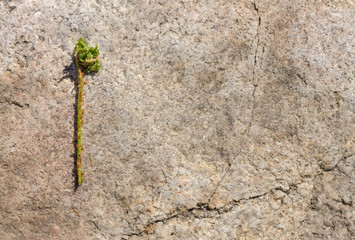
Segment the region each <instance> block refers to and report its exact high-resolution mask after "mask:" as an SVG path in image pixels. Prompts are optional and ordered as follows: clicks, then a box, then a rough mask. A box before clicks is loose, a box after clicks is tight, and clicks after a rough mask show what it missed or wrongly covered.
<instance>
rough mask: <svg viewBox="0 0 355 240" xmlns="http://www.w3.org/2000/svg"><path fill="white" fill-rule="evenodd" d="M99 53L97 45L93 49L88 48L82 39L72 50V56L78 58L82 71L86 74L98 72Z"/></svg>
mask: <svg viewBox="0 0 355 240" xmlns="http://www.w3.org/2000/svg"><path fill="white" fill-rule="evenodd" d="M99 53H100V52H99V49H98V48H97V45H96V47H95V48H93V47H89V45H88V44H87V43H86V42H85V41H84V40H83V39H82V38H80V39H79V41H78V43H77V44H76V45H75V49H74V54H75V55H76V57H77V58H78V60H79V64H80V66H81V67H82V69H83V71H84V72H86V73H90V72H98V71H99V70H100V68H101V65H100V60H99V58H98V56H99Z"/></svg>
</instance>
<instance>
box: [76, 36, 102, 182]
mask: <svg viewBox="0 0 355 240" xmlns="http://www.w3.org/2000/svg"><path fill="white" fill-rule="evenodd" d="M74 56H75V62H76V68H77V70H78V82H77V87H78V99H77V125H76V127H77V129H76V137H77V138H76V169H77V174H78V182H77V184H78V186H80V185H81V183H82V181H83V176H84V173H83V172H82V170H81V153H82V151H83V147H82V144H81V127H82V125H83V116H84V109H83V104H84V99H83V97H84V89H83V87H84V84H85V80H84V73H92V72H98V71H99V69H100V68H101V66H100V61H99V58H98V56H99V49H98V48H97V45H96V47H95V48H93V47H89V46H88V44H87V43H86V42H85V41H84V40H83V39H82V38H80V39H79V41H78V43H77V44H76V45H75V49H74Z"/></svg>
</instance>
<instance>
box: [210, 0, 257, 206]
mask: <svg viewBox="0 0 355 240" xmlns="http://www.w3.org/2000/svg"><path fill="white" fill-rule="evenodd" d="M253 6H254V9H255V11H256V13H257V15H258V25H257V30H256V36H255V38H256V40H254V41H256V47H255V52H254V66H253V86H254V89H253V93H252V98H253V101H252V112H251V116H250V122H249V125H248V127H247V129H246V131H245V132H244V133H243V134H242V136H243V137H244V140H243V141H242V144H241V145H244V143H245V141H246V137H245V135H247V136H248V135H249V132H250V128H251V126H252V124H253V120H254V110H255V105H256V100H255V92H256V89H257V87H258V84H257V79H256V71H255V69H256V66H257V64H258V60H257V54H258V47H259V42H260V37H259V29H260V25H261V17H260V14H259V8H258V7H257V5H256V2H253ZM263 51H264V50H263ZM240 153H241V150H240V151H239V152H238V153H237V154H236V155H235V156H234V159H235V158H236V157H237V156H239V154H240ZM252 165H253V164H252ZM253 166H254V165H253ZM231 167H232V163H231V162H228V168H227V170H226V172H225V173H224V174H223V176H222V178H221V180H220V181H219V182H218V183H217V184H216V188H215V190H214V191H213V193H212V194H211V196H210V197H209V198H208V201H207V203H208V204H209V203H210V202H211V199H212V198H213V197H214V195H215V194H216V192H217V190H218V188H219V186H220V185H221V183H222V182H223V180H224V178H225V177H226V176H227V174H228V172H230V170H231ZM254 167H255V169H256V170H257V171H258V172H259V169H258V168H257V167H256V166H254Z"/></svg>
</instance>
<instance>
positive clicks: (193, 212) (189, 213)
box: [123, 188, 276, 239]
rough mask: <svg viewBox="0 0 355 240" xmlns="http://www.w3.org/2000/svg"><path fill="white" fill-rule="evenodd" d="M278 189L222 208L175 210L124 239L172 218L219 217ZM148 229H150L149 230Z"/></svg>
mask: <svg viewBox="0 0 355 240" xmlns="http://www.w3.org/2000/svg"><path fill="white" fill-rule="evenodd" d="M274 190H276V188H275V189H271V190H270V191H269V192H265V193H261V194H257V195H254V196H250V197H247V198H241V199H238V200H233V201H231V202H229V203H227V204H226V205H224V206H223V207H220V208H215V209H211V208H209V207H208V204H197V207H194V208H190V209H187V210H185V211H182V212H175V213H174V214H172V215H170V216H166V217H162V218H159V219H156V220H154V221H151V222H149V223H148V224H146V225H145V227H144V230H142V231H139V232H133V233H129V234H124V235H125V236H126V238H123V239H128V238H127V237H132V236H144V235H148V234H150V230H151V229H152V228H153V227H154V225H155V224H157V223H165V222H167V221H170V220H171V219H176V218H179V217H185V218H199V219H204V218H215V217H218V216H220V215H222V214H225V213H228V212H231V211H232V210H233V208H234V207H235V206H237V205H240V204H242V203H244V202H246V201H249V200H255V199H259V198H262V197H264V196H266V195H268V194H269V193H270V192H272V191H274ZM147 229H149V231H147Z"/></svg>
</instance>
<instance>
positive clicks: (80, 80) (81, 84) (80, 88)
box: [75, 56, 85, 186]
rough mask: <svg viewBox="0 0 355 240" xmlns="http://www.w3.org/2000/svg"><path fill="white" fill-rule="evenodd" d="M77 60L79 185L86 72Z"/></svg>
mask: <svg viewBox="0 0 355 240" xmlns="http://www.w3.org/2000/svg"><path fill="white" fill-rule="evenodd" d="M75 62H76V67H77V69H78V105H77V117H78V118H77V130H76V134H77V142H76V144H77V145H76V154H77V155H76V169H77V173H78V186H80V185H81V182H82V181H83V175H84V173H83V172H82V171H81V149H82V145H81V126H82V123H83V120H82V116H83V110H82V104H83V87H84V83H85V81H84V74H83V72H82V70H81V67H80V65H79V59H78V56H76V57H75Z"/></svg>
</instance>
